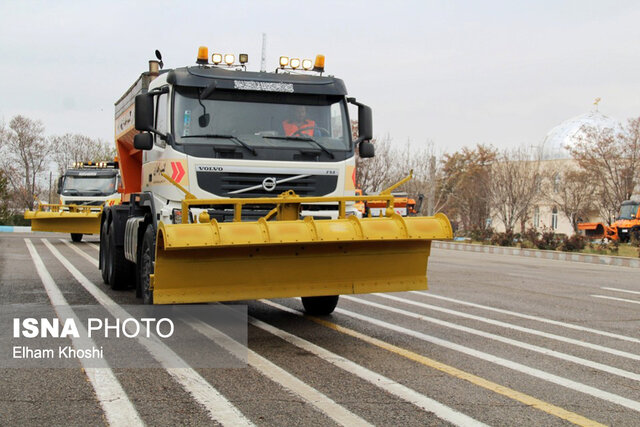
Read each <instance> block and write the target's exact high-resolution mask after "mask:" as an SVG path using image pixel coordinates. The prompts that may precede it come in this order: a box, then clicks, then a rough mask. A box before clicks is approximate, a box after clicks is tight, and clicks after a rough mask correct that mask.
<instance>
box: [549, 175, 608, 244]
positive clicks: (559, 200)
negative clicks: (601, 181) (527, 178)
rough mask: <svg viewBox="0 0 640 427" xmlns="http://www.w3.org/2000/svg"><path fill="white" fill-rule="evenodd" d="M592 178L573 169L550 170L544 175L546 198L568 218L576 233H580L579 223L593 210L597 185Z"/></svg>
mask: <svg viewBox="0 0 640 427" xmlns="http://www.w3.org/2000/svg"><path fill="white" fill-rule="evenodd" d="M590 178H591V177H590V176H589V173H588V172H585V171H583V170H576V169H572V168H570V169H564V170H559V169H557V168H550V169H548V170H547V171H545V173H544V183H545V184H544V185H543V189H544V198H545V199H546V200H547V202H549V203H551V204H553V205H555V206H557V207H558V209H560V211H561V212H562V213H563V214H564V215H565V216H566V217H567V219H568V220H569V222H571V226H572V227H573V232H574V233H577V232H578V223H579V222H581V221H583V219H584V218H586V216H587V214H588V213H589V211H591V210H593V199H594V193H595V191H596V183H595V182H593V181H592V180H591V179H590Z"/></svg>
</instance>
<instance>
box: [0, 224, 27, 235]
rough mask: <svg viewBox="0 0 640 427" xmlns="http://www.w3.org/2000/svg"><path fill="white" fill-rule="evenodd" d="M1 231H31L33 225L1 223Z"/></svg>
mask: <svg viewBox="0 0 640 427" xmlns="http://www.w3.org/2000/svg"><path fill="white" fill-rule="evenodd" d="M0 233H31V227H26V226H17V225H15V226H14V225H0Z"/></svg>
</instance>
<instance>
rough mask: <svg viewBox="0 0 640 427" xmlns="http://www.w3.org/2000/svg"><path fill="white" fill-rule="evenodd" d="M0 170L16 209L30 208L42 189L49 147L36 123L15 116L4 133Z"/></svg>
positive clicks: (0, 148)
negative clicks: (42, 177)
mask: <svg viewBox="0 0 640 427" xmlns="http://www.w3.org/2000/svg"><path fill="white" fill-rule="evenodd" d="M2 139H3V142H2V145H1V146H0V153H1V155H0V167H2V169H3V170H4V171H5V174H6V175H5V176H6V178H7V180H8V184H9V189H10V190H9V191H10V193H11V194H12V196H11V197H12V199H13V202H14V204H15V206H14V207H15V208H16V209H24V208H29V209H33V205H34V197H35V196H37V195H38V194H39V192H40V190H41V184H42V183H41V175H42V173H43V172H44V171H45V170H46V168H47V164H48V161H49V160H50V158H49V154H50V152H51V145H50V144H49V142H48V141H47V140H46V139H45V137H44V126H43V124H42V122H40V121H39V120H31V119H29V118H27V117H24V116H20V115H18V116H15V117H13V118H12V119H11V121H10V122H9V126H8V128H6V129H5V130H4V132H3V138H2Z"/></svg>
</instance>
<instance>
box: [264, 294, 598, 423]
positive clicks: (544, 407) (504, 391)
mask: <svg viewBox="0 0 640 427" xmlns="http://www.w3.org/2000/svg"><path fill="white" fill-rule="evenodd" d="M265 303H268V304H269V305H271V306H272V307H276V308H279V309H281V310H284V311H286V312H288V313H292V314H296V315H298V316H304V317H306V318H308V319H310V320H312V321H314V322H316V323H318V324H321V325H323V326H326V327H328V328H331V329H333V330H335V331H338V332H341V333H344V334H346V335H349V336H352V337H354V338H358V339H360V340H362V341H365V342H367V343H369V344H372V345H374V346H376V347H379V348H382V349H384V350H387V351H390V352H392V353H394V354H397V355H399V356H403V357H405V358H407V359H409V360H413V361H414V362H418V363H420V364H422V365H424V366H427V367H430V368H433V369H437V370H439V371H441V372H445V373H447V374H449V375H451V376H454V377H456V378H460V379H463V380H466V381H468V382H470V383H472V384H474V385H477V386H479V387H482V388H485V389H487V390H490V391H492V392H495V393H498V394H501V395H503V396H505V397H508V398H510V399H513V400H515V401H518V402H521V403H523V404H525V405H527V406H531V407H533V408H536V409H539V410H541V411H543V412H546V413H547V414H550V415H554V416H556V417H558V418H561V419H563V420H567V421H570V422H572V423H573V424H577V425H580V426H590V427H591V426H603V424H600V423H598V422H597V421H594V420H591V419H589V418H586V417H583V416H582V415H579V414H576V413H575V412H571V411H568V410H566V409H564V408H561V407H559V406H555V405H553V404H551V403H547V402H545V401H542V400H540V399H537V398H535V397H533V396H529V395H527V394H525V393H522V392H519V391H517V390H513V389H511V388H509V387H505V386H503V385H500V384H497V383H494V382H492V381H489V380H487V379H485V378H482V377H479V376H477V375H474V374H470V373H468V372H465V371H462V370H460V369H458V368H455V367H453V366H449V365H446V364H444V363H441V362H438V361H436V360H433V359H430V358H428V357H425V356H422V355H420V354H418V353H415V352H412V351H410V350H407V349H404V348H401V347H398V346H395V345H393V344H390V343H388V342H385V341H382V340H379V339H377V338H374V337H370V336H368V335H365V334H363V333H360V332H357V331H354V330H353V329H349V328H345V327H344V326H340V325H338V324H335V323H333V322H329V321H327V320H324V319H320V318H318V317H314V316H306V315H303V314H302V313H300V312H299V311H296V310H293V309H291V308H289V307H285V306H283V305H280V304H276V303H274V302H271V301H265ZM336 310H340V312H344V311H345V310H342V309H336ZM354 314H355V313H354ZM362 317H364V316H362Z"/></svg>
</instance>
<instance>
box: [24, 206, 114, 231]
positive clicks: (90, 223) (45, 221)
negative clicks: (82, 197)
mask: <svg viewBox="0 0 640 427" xmlns="http://www.w3.org/2000/svg"><path fill="white" fill-rule="evenodd" d="M101 215H102V212H67V211H59V212H44V211H26V212H25V213H24V217H25V219H30V220H31V230H32V231H50V232H54V233H78V234H100V217H101Z"/></svg>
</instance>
